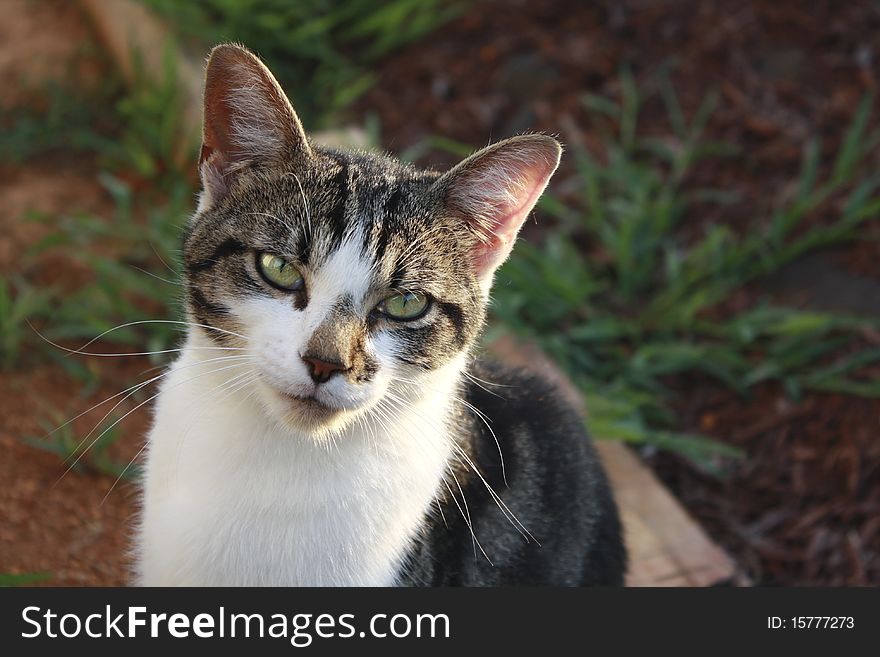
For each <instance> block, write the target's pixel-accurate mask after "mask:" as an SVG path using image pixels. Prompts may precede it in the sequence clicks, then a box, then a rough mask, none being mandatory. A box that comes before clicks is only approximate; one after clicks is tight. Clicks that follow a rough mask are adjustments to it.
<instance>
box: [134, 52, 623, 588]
mask: <svg viewBox="0 0 880 657" xmlns="http://www.w3.org/2000/svg"><path fill="white" fill-rule="evenodd" d="M561 153H562V149H561V146H560V145H559V143H558V142H557V141H556V140H555V139H553V138H551V137H549V136H545V135H541V134H528V135H521V136H516V137H512V138H510V139H507V140H504V141H501V142H499V143H496V144H494V145H490V146H488V147H487V148H484V149H483V150H481V151H479V152H477V153H475V154H474V155H472V156H470V157H468V158H467V159H465V160H464V161H462V162H461V163H460V164H458V165H457V166H455V167H454V168H452V169H451V170H450V171H448V172H446V173H439V172H436V171H428V170H419V169H416V168H414V167H412V166H410V165H407V164H403V163H401V162H399V161H397V160H395V159H393V158H391V157H388V156H382V155H376V154H370V153H365V152H349V151H343V150H335V149H329V148H321V147H318V146H316V145H314V144H312V143H311V142H310V141H309V139H308V137H307V136H306V134H305V132H304V131H303V127H302V124H301V123H300V121H299V119H298V117H297V115H296V113H295V112H294V110H293V108H292V106H291V104H290V102H289V101H288V99H287V96H286V95H285V93H284V92H283V91H282V89H281V87H280V86H279V84H278V82H277V81H276V80H275V78H274V77H273V75H272V73H271V72H270V71H269V70H268V68H266V66H265V65H264V64H263V63H262V62H261V61H260V60H259V59H258V58H257V57H256V56H255V55H254V54H252V53H251V52H250V51H248V50H247V49H245V48H243V47H241V46H238V45H234V44H224V45H219V46H217V47H216V48H215V49H214V50H213V51H212V53H211V55H210V57H209V59H208V63H207V68H206V82H205V94H204V133H203V144H202V148H201V153H200V158H199V171H200V176H201V181H202V191H201V193H200V196H199V200H198V207H197V210H196V212H195V215H194V216H193V218H192V219H191V221H190V223H189V225H188V227H187V229H186V231H185V235H184V247H183V260H184V265H185V275H184V282H185V289H186V308H187V312H188V333H187V337H186V341H185V344H184V346H183V350H182V353H181V356H180V358H179V359H178V360H177V361H176V362H174V363H173V364H172V366H171V370H170V373H169V375H168V376H167V377H166V378H165V380H164V382H163V384H162V386H161V389H160V392H159V395H158V401H157V404H156V410H155V418H154V423H153V427H152V429H151V432H150V434H149V437H148V444H147V456H146V462H145V476H144V484H143V495H142V511H141V516H140V523H139V526H138V528H137V536H136V546H135V552H136V577H137V580H138V582H139V583H141V584H144V585H233V586H234V585H280V586H295V585H309V586H350V585H362V586H441V585H460V586H486V585H564V586H580V585H619V584H621V583H622V581H623V576H624V571H625V567H626V555H625V550H624V546H623V542H622V539H621V529H620V523H619V519H618V514H617V510H616V507H615V504H614V500H613V497H612V494H611V491H610V490H609V487H608V484H607V482H606V478H605V475H604V473H603V471H602V468H601V465H600V463H599V461H598V459H597V456H596V453H595V452H594V449H593V447H592V445H591V443H590V441H589V439H588V437H587V436H586V434H585V431H584V429H583V423H582V421H581V420H580V419H579V417H578V415H577V414H576V413H575V412H574V411H573V410H572V409H571V408H569V407H568V406H566V404H565V403H564V402H563V400H562V398H561V396H560V394H559V393H557V392H556V391H555V390H554V389H552V388H551V387H550V386H548V385H547V384H546V383H544V382H542V381H540V380H538V379H536V378H534V377H532V376H529V375H526V374H523V373H517V372H511V371H507V370H505V369H504V368H501V367H498V366H493V365H488V364H484V363H481V362H479V361H478V360H476V359H474V358H473V357H472V355H471V352H472V350H473V347H474V344H475V341H476V339H477V337H478V335H479V334H480V331H481V328H482V326H483V323H484V320H485V316H486V308H487V305H488V300H489V293H490V289H491V285H492V280H493V276H494V273H495V270H496V269H497V267H498V266H499V265H500V264H501V263H502V262H503V261H504V260H505V259H506V258H507V256H508V255H509V253H510V251H511V248H512V247H513V243H514V241H515V239H516V237H517V233H518V231H519V229H520V226H521V225H522V223H523V221H524V220H525V218H526V217H527V216H528V215H529V214H530V212H531V211H532V208H533V207H534V205H535V203H536V202H537V200H538V198H539V197H540V195H541V194H542V192H543V190H544V188H545V187H546V185H547V183H548V181H549V179H550V177H551V175H552V174H553V173H554V171H555V170H556V168H557V166H558V164H559V161H560V157H561Z"/></svg>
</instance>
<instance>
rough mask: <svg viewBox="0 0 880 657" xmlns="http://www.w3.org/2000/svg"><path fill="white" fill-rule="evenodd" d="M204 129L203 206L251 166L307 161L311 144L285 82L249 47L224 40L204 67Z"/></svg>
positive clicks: (216, 197) (201, 157) (213, 199)
mask: <svg viewBox="0 0 880 657" xmlns="http://www.w3.org/2000/svg"><path fill="white" fill-rule="evenodd" d="M204 112H205V119H204V130H203V133H202V151H201V154H200V156H199V173H200V174H201V178H202V187H203V196H202V204H203V205H210V204H211V203H212V202H215V201H217V200H219V199H220V198H221V197H222V196H223V195H225V194H226V193H227V192H228V189H229V185H230V184H231V183H232V181H233V180H234V178H235V176H236V175H238V173H239V172H240V171H242V170H244V169H247V168H248V167H252V166H257V167H259V166H267V165H269V166H271V165H273V164H276V165H277V164H280V163H290V162H295V161H297V160H303V159H304V158H308V157H309V156H310V155H311V148H310V147H309V142H308V139H307V137H306V134H305V131H304V130H303V127H302V124H301V123H300V120H299V117H297V115H296V112H295V111H294V110H293V107H292V106H291V104H290V101H288V99H287V96H286V95H285V93H284V91H283V90H282V89H281V85H279V84H278V81H277V80H276V79H275V76H274V75H272V72H271V71H270V70H269V69H268V68H266V65H265V64H263V62H261V61H260V59H259V58H258V57H257V56H256V55H254V54H253V53H252V52H250V51H249V50H248V49H247V48H244V47H242V46H239V45H236V44H231V43H227V44H222V45H219V46H217V47H216V48H214V50H212V51H211V55H210V57H208V64H207V67H206V69H205V100H204Z"/></svg>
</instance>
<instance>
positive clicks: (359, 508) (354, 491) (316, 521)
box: [141, 403, 448, 586]
mask: <svg viewBox="0 0 880 657" xmlns="http://www.w3.org/2000/svg"><path fill="white" fill-rule="evenodd" d="M183 410H184V409H183V408H178V407H177V406H176V403H175V404H171V405H169V406H166V407H164V408H163V407H161V406H160V413H159V415H158V416H157V422H156V426H155V427H154V430H153V433H152V435H151V439H150V440H151V447H150V450H151V451H150V457H149V459H148V463H147V477H148V486H147V487H146V489H145V490H146V495H145V499H144V514H143V523H142V534H143V536H142V538H143V539H144V540H143V541H142V544H143V546H144V550H145V551H144V555H143V559H142V562H143V572H142V574H141V575H142V579H143V580H144V582H145V583H155V584H195V585H205V584H209V585H211V584H218V585H221V584H222V585H241V584H249V585H287V586H294V585H314V586H325V585H336V586H345V585H373V586H388V585H393V584H395V583H396V581H397V579H398V573H399V570H400V565H401V560H402V559H403V557H404V555H405V554H406V552H407V550H408V548H409V546H410V544H411V541H412V540H413V537H414V536H415V534H416V533H417V532H418V531H419V530H420V528H421V527H422V525H423V523H424V521H425V515H426V513H427V512H428V509H429V507H430V505H431V504H432V502H433V500H434V498H435V496H436V494H437V489H438V486H439V485H440V482H441V480H442V476H443V473H444V470H445V467H446V460H447V458H448V455H447V454H446V451H445V448H443V445H444V444H445V438H444V436H442V435H440V434H439V433H438V432H437V431H436V430H431V429H426V428H425V427H424V426H403V427H399V428H398V430H397V431H396V432H392V433H391V434H390V435H389V434H386V435H383V436H378V435H376V434H375V430H373V431H371V432H367V433H365V434H360V433H358V432H352V433H350V434H349V435H347V436H343V437H340V439H337V443H336V445H335V446H332V447H329V446H324V447H320V448H315V447H314V446H312V445H309V444H307V443H300V444H296V443H295V442H292V441H289V442H284V441H279V440H278V436H277V435H272V434H271V429H270V428H268V427H264V426H261V425H260V423H259V422H257V421H255V419H254V418H248V417H247V416H246V414H245V415H242V413H241V411H240V410H239V411H238V412H237V413H235V414H228V415H227V413H225V412H224V409H221V408H218V409H215V411H214V412H213V413H211V414H209V415H208V416H206V417H204V418H201V419H198V420H196V421H193V418H192V417H191V416H190V417H187V414H186V413H184V412H183ZM184 420H186V423H187V424H188V425H189V427H188V428H186V427H184ZM249 420H250V421H249ZM181 436H185V439H182V438H181ZM343 439H344V440H346V441H347V442H345V443H340V441H341V440H343Z"/></svg>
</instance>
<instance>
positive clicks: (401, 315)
mask: <svg viewBox="0 0 880 657" xmlns="http://www.w3.org/2000/svg"><path fill="white" fill-rule="evenodd" d="M429 305H430V303H429V300H428V297H427V295H424V294H421V293H419V292H401V293H400V294H392V295H391V296H390V297H387V298H385V299H383V300H382V302H381V303H380V304H379V305H378V306H377V307H376V309H377V310H378V311H379V312H380V313H382V314H383V315H385V316H387V317H390V318H391V319H397V320H401V321H409V320H413V319H418V318H419V317H421V316H422V315H424V314H425V313H426V312H428V306H429Z"/></svg>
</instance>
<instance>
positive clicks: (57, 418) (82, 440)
mask: <svg viewBox="0 0 880 657" xmlns="http://www.w3.org/2000/svg"><path fill="white" fill-rule="evenodd" d="M118 419H119V418H117V417H115V416H113V415H110V416H108V417H106V418H105V419H104V420H102V421H101V422H99V423H98V424H97V425H95V427H94V429H93V430H92V431H91V432H90V433H89V434H87V435H86V436H85V437H82V436H78V435H77V434H76V432H75V431H74V429H73V427H72V425H70V424H66V423H65V422H66V418H64V417H63V416H62V415H61V414H60V413H57V412H56V413H54V414H53V415H52V420H51V421H48V420H44V421H43V422H42V423H41V424H42V426H43V429H45V430H46V434H45V435H43V436H24V437H22V438H21V441H22V442H23V443H25V444H26V445H30V446H31V447H35V448H37V449H41V450H43V451H45V452H49V453H50V454H54V455H55V456H57V457H58V458H59V459H60V460H61V461H62V462H63V464H64V467H65V470H67V468H70V471H72V472H78V473H87V472H90V473H95V474H103V475H108V476H111V477H119V478H123V479H128V480H133V479H137V478H138V477H139V476H140V472H139V468H138V467H136V466H134V465H130V464H129V463H120V462H118V461H116V460H114V459H113V458H112V456H111V454H110V447H111V446H112V445H113V444H114V443H115V442H116V441H117V440H118V439H119V438H120V437H121V435H122V433H121V431H120V430H119V424H118V423H117V421H118Z"/></svg>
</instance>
